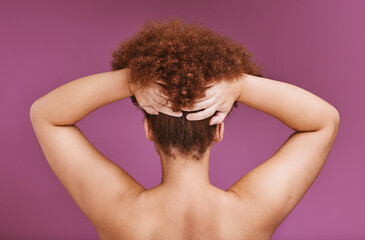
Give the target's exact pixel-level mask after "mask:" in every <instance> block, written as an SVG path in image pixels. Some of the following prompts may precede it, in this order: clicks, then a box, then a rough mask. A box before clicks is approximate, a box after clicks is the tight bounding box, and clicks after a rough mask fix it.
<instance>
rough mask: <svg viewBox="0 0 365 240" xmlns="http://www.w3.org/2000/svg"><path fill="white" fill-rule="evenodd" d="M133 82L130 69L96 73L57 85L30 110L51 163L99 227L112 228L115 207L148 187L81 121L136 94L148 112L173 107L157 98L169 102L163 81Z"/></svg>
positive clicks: (36, 131)
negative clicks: (80, 124) (107, 154)
mask: <svg viewBox="0 0 365 240" xmlns="http://www.w3.org/2000/svg"><path fill="white" fill-rule="evenodd" d="M131 86H132V85H130V84H129V69H121V70H117V71H113V72H104V73H98V74H93V75H90V76H86V77H82V78H79V79H76V80H73V81H71V82H68V83H66V84H64V85H62V86H60V87H58V88H56V89H54V90H52V91H51V92H49V93H47V94H46V95H44V96H42V97H40V98H39V99H37V100H36V101H35V102H34V103H33V104H32V106H31V109H30V118H31V121H32V125H33V129H34V132H35V134H36V136H37V139H38V141H39V143H40V146H41V148H42V150H43V153H44V155H45V157H46V159H47V161H48V163H49V165H50V166H51V168H52V170H53V171H54V173H55V174H56V176H57V177H58V179H59V180H60V181H61V183H62V184H63V186H64V187H65V188H66V190H67V191H68V193H69V194H70V195H71V197H72V198H73V200H74V201H75V202H76V204H77V205H78V206H79V207H80V209H81V210H82V211H83V212H84V214H85V215H86V216H87V217H88V218H89V219H90V221H91V222H92V223H93V224H94V226H95V227H96V228H97V229H98V228H99V229H100V228H104V227H105V228H107V227H108V223H110V222H111V221H112V220H111V219H108V217H109V216H112V215H113V214H112V213H113V211H114V210H115V208H116V207H117V206H120V204H126V203H130V201H132V199H133V197H134V196H136V194H138V193H140V192H141V191H143V190H144V188H143V187H142V186H141V185H140V184H138V183H137V182H136V181H135V180H134V179H133V178H132V177H131V176H130V175H129V174H128V173H127V172H125V171H124V170H123V169H121V168H120V167H119V166H118V165H116V164H114V163H113V162H112V161H110V160H109V159H108V158H106V157H105V156H104V155H103V154H102V153H101V152H99V151H98V150H97V149H96V148H95V147H94V146H93V145H92V144H91V143H90V142H89V141H88V139H87V138H86V137H85V136H84V135H83V133H82V132H81V130H80V129H79V128H78V127H77V126H76V125H75V124H76V123H77V122H78V121H80V120H81V119H82V118H84V117H85V116H86V115H88V114H89V113H90V112H92V111H94V110H95V109H97V108H99V107H101V106H103V105H106V104H108V103H112V102H115V101H118V100H122V99H124V98H126V97H129V96H132V95H135V96H136V98H137V100H139V103H141V105H143V107H144V108H145V110H146V111H152V110H153V109H154V108H156V109H158V110H159V111H165V112H169V111H170V112H172V111H171V109H169V108H168V107H166V106H162V105H161V104H158V103H157V102H158V101H161V103H162V104H163V103H164V101H165V100H164V97H162V96H160V95H157V94H155V91H156V92H158V91H159V90H161V89H160V88H159V87H161V86H159V85H158V84H157V83H156V84H155V85H154V86H153V87H149V88H143V89H142V88H136V87H131ZM130 89H132V90H130ZM160 105H161V106H160ZM100 124H103V123H100ZM122 157H123V156H122Z"/></svg>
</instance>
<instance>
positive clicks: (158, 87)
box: [129, 81, 183, 117]
mask: <svg viewBox="0 0 365 240" xmlns="http://www.w3.org/2000/svg"><path fill="white" fill-rule="evenodd" d="M162 85H164V83H163V82H161V81H156V82H154V83H151V84H150V85H149V86H144V87H141V86H136V85H133V84H130V83H129V89H130V92H131V93H132V95H134V97H135V98H136V100H137V102H138V105H139V106H140V107H141V108H143V109H144V110H145V111H146V112H147V113H148V114H151V115H158V114H159V112H161V113H164V114H167V115H170V116H174V117H181V116H182V115H183V114H182V112H181V111H180V112H174V111H172V109H171V106H172V104H171V100H170V99H169V97H168V96H167V95H166V93H165V89H164V88H163V87H162Z"/></svg>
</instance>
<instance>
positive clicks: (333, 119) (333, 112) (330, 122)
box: [324, 106, 340, 139]
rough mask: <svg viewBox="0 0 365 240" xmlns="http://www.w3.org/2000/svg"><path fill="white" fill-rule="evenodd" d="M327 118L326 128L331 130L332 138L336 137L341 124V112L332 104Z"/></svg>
mask: <svg viewBox="0 0 365 240" xmlns="http://www.w3.org/2000/svg"><path fill="white" fill-rule="evenodd" d="M326 119H327V121H326V124H325V125H324V126H325V127H324V128H326V129H328V130H330V132H331V135H332V138H333V139H334V138H335V137H336V135H337V132H338V128H339V126H340V113H339V112H338V110H337V109H336V108H335V107H333V106H331V108H330V111H329V112H328V115H327V118H326Z"/></svg>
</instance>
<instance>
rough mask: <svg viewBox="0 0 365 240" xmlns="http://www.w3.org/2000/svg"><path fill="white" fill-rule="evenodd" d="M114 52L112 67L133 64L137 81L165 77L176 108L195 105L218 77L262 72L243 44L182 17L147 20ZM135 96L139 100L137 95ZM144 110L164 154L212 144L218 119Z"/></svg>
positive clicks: (132, 78) (226, 78)
mask: <svg viewBox="0 0 365 240" xmlns="http://www.w3.org/2000/svg"><path fill="white" fill-rule="evenodd" d="M112 56H113V60H112V61H111V67H112V70H113V71H114V70H118V69H123V68H130V70H131V71H130V81H131V82H133V84H136V85H140V86H148V85H149V84H150V83H152V82H155V81H156V80H160V81H163V82H165V84H166V85H164V88H165V89H166V92H167V95H168V96H169V98H170V99H171V101H172V109H173V110H174V111H180V109H182V108H186V107H190V106H192V105H193V104H194V102H195V101H196V100H197V99H200V98H202V97H204V96H205V89H206V87H207V85H209V84H212V83H214V82H219V81H227V82H230V81H235V80H237V79H238V78H239V77H241V76H242V74H244V73H247V74H251V75H256V76H262V74H261V71H260V69H259V68H258V66H257V65H256V64H254V63H253V62H252V61H251V58H252V54H251V53H249V52H248V51H247V50H246V48H245V47H244V46H243V45H242V44H239V43H236V42H234V41H232V40H231V39H229V38H228V37H224V36H222V35H220V34H218V33H215V32H213V31H212V30H210V29H208V28H206V27H204V26H203V25H199V24H196V23H192V24H185V23H183V22H182V21H181V20H180V19H178V18H174V19H172V20H170V21H147V22H146V23H145V24H144V25H143V26H142V28H141V29H140V30H139V32H137V33H136V34H135V35H134V36H133V37H132V38H128V39H126V40H125V41H123V42H121V43H120V44H119V47H118V49H116V50H115V51H113V53H112ZM131 99H132V101H133V103H134V104H135V105H137V106H138V103H137V101H136V99H135V98H134V97H133V96H132V98H131ZM144 113H145V116H146V117H147V118H148V120H149V122H150V126H151V129H152V132H153V135H154V140H155V143H157V144H159V145H160V146H161V149H162V150H163V151H164V153H165V154H166V155H170V154H171V149H172V148H174V149H176V150H177V151H178V152H179V153H181V154H182V155H191V154H195V155H196V157H197V158H199V156H201V154H203V153H204V152H205V151H206V149H207V147H208V146H210V145H211V144H212V141H213V138H214V133H215V131H216V125H213V126H209V120H210V119H209V118H208V119H204V120H200V121H189V120H187V119H186V117H185V116H186V112H184V116H183V117H180V118H176V117H172V116H168V115H165V114H162V113H160V114H159V115H149V114H147V113H146V112H145V111H144Z"/></svg>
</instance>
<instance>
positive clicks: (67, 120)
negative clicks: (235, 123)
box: [30, 19, 339, 239]
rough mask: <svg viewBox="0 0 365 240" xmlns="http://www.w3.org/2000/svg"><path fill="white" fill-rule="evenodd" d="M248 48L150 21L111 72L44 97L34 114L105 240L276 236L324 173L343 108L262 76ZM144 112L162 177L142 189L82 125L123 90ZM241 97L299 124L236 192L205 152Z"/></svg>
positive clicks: (59, 171)
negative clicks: (214, 178)
mask: <svg viewBox="0 0 365 240" xmlns="http://www.w3.org/2000/svg"><path fill="white" fill-rule="evenodd" d="M250 57H251V55H250V54H249V53H248V52H247V51H246V50H245V48H244V47H243V46H242V45H240V44H237V43H234V42H233V41H231V40H229V39H228V38H224V37H222V36H220V35H218V34H215V33H213V32H211V31H210V30H208V29H206V28H204V27H202V26H197V25H194V24H190V25H185V24H183V23H181V21H180V20H176V19H175V20H173V21H171V22H167V23H162V22H161V23H156V22H150V23H149V24H146V25H144V28H143V29H142V30H141V31H140V32H139V33H138V34H137V35H136V36H135V37H134V38H133V39H128V40H126V41H125V42H123V43H121V45H120V46H119V48H118V49H117V50H116V51H115V52H114V53H113V61H112V69H113V71H111V72H104V73H99V74H94V75H90V76H87V77H83V78H80V79H77V80H74V81H71V82H69V83H67V84H65V85H63V86H60V87H58V88H56V89H55V90H53V91H51V92H50V93H48V94H46V95H45V96H43V97H41V98H39V99H38V100H36V101H35V102H34V103H33V105H32V107H31V110H30V116H31V121H32V124H33V128H34V131H35V133H36V135H37V138H38V140H39V143H40V145H41V147H42V150H43V152H44V154H45V157H46V158H47V161H48V163H49V164H50V166H51V168H52V170H53V171H54V172H55V174H56V175H57V177H58V178H59V180H60V181H61V182H62V184H63V185H64V186H65V188H66V190H67V191H68V192H69V194H70V195H71V196H72V198H73V199H74V201H75V202H76V204H77V205H78V206H79V207H80V209H81V210H82V211H83V212H84V214H85V215H86V216H87V217H88V219H89V220H90V221H91V222H92V224H93V225H94V226H95V228H96V230H97V232H98V235H99V237H100V239H270V238H271V236H272V234H273V233H274V231H275V230H276V229H277V227H278V226H279V225H280V223H281V222H282V221H283V220H284V219H285V218H286V217H287V215H288V214H289V213H290V212H291V211H292V210H293V209H294V207H295V206H296V205H297V203H298V202H299V201H300V200H301V198H302V197H303V195H304V194H305V193H306V191H307V190H308V189H309V187H310V186H311V184H312V183H313V182H314V180H315V179H316V177H317V176H318V174H319V172H320V170H321V168H322V166H323V164H324V162H325V160H326V158H327V155H328V153H329V151H330V149H331V147H332V144H333V141H334V139H335V136H336V134H337V130H338V126H339V114H338V112H337V110H336V109H335V108H334V107H333V106H331V105H330V104H329V103H327V102H325V101H324V100H322V99H321V98H319V97H317V96H315V95H313V94H312V93H309V92H308V91H306V90H304V89H301V88H299V87H296V86H293V85H290V84H287V83H283V82H280V81H276V80H271V79H268V78H264V77H262V75H261V73H260V71H259V70H258V68H257V67H256V65H255V64H254V63H252V61H250ZM127 97H131V98H132V100H133V102H134V103H135V104H136V105H138V106H139V107H140V108H142V109H143V111H144V113H145V116H146V118H145V122H144V128H145V132H146V137H147V138H148V139H149V140H151V141H152V142H154V144H155V147H156V151H157V153H158V154H159V156H160V158H161V166H162V173H163V177H162V181H161V184H160V185H159V186H157V187H154V188H152V189H148V190H147V189H145V188H144V187H143V186H141V185H140V184H139V183H137V182H136V181H135V180H134V179H133V178H132V177H131V176H130V175H128V173H127V172H125V171H124V170H123V169H121V168H120V167H119V166H117V165H116V164H114V163H113V162H112V161H110V160H109V159H107V158H106V157H105V156H103V155H102V154H101V153H100V152H99V151H98V150H97V149H95V148H94V146H93V145H92V144H91V143H90V142H89V141H88V140H87V139H86V138H85V136H84V135H83V134H82V132H81V131H80V130H79V128H78V127H77V126H76V125H75V124H76V123H77V122H78V121H80V120H81V119H82V118H84V117H85V116H86V115H88V114H89V113H90V112H92V111H94V110H95V109H97V108H99V107H101V106H103V105H105V104H108V103H111V102H115V101H118V100H122V99H124V98H127ZM236 102H240V103H242V104H245V105H247V106H250V107H253V108H255V109H258V110H260V111H263V112H265V113H267V114H270V115H271V116H273V117H275V118H277V119H278V120H280V121H281V122H283V123H284V124H285V125H287V126H288V127H290V128H292V129H293V130H295V133H293V134H292V135H291V136H290V137H289V138H288V140H287V141H286V142H285V143H284V144H283V145H282V146H281V147H280V148H279V150H278V151H277V152H276V153H275V154H274V155H273V156H272V157H270V158H269V159H268V160H267V161H265V162H264V163H262V164H261V165H259V166H258V167H256V168H255V169H253V170H251V171H250V172H249V173H248V174H246V175H244V176H243V177H242V178H241V179H239V180H238V181H237V182H236V183H234V184H233V185H232V186H231V187H230V188H229V189H228V190H226V191H223V190H221V189H218V188H216V187H214V186H212V185H211V184H210V181H209V176H208V171H209V155H210V150H211V146H212V144H213V143H216V142H219V141H221V140H222V138H223V133H224V119H225V117H226V116H227V114H228V113H229V112H230V111H231V108H232V106H233V105H235V103H236Z"/></svg>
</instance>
